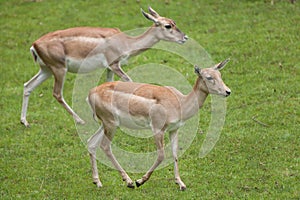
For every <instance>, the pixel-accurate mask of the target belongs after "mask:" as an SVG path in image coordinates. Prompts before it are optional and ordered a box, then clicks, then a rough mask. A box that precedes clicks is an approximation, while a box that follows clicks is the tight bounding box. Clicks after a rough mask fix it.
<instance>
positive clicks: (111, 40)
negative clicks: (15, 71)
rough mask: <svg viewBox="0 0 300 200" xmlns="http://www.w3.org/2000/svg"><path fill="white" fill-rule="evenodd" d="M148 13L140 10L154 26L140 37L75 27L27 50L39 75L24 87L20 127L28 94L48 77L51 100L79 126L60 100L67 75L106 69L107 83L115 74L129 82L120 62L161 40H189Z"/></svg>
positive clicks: (171, 23) (48, 36)
mask: <svg viewBox="0 0 300 200" xmlns="http://www.w3.org/2000/svg"><path fill="white" fill-rule="evenodd" d="M148 10H149V13H146V12H144V11H143V10H142V9H141V12H142V14H143V15H144V17H146V18H147V19H148V20H150V21H152V22H154V25H152V26H151V27H150V28H149V29H148V30H147V31H145V32H144V33H143V34H142V35H140V36H136V37H130V36H128V35H126V34H125V33H123V32H121V31H120V30H119V29H117V28H96V27H75V28H69V29H65V30H58V31H55V32H51V33H48V34H46V35H44V36H42V37H41V38H39V39H38V40H36V41H35V42H34V43H33V45H32V46H31V48H30V52H31V53H32V55H33V58H34V61H35V62H37V63H38V64H39V66H40V70H39V72H38V73H37V74H36V75H35V76H34V77H32V78H31V79H30V80H29V81H28V82H26V83H25V84H24V92H23V103H22V112H21V123H22V124H24V125H25V126H26V127H28V126H29V123H28V122H27V120H26V113H27V107H28V102H29V96H30V93H31V92H32V91H33V90H34V89H35V88H36V87H37V86H39V85H40V84H41V83H43V82H44V81H45V80H47V79H48V78H49V77H50V76H51V75H53V76H54V89H53V96H54V97H55V99H56V100H57V101H58V102H59V103H60V104H61V105H62V106H63V107H64V108H65V109H66V110H67V111H68V113H70V114H71V115H72V116H73V118H74V120H75V121H76V122H77V123H78V124H84V123H85V122H84V121H83V120H82V119H81V118H80V117H79V116H78V115H77V114H76V113H75V112H74V111H73V110H72V108H71V107H70V106H69V105H68V104H67V103H66V101H65V100H64V97H63V86H64V80H65V76H66V74H67V72H71V73H88V72H91V71H93V70H96V69H97V68H106V69H107V81H113V74H114V73H115V74H117V75H118V76H119V77H120V78H121V79H122V80H124V81H132V80H131V79H130V77H129V76H128V75H127V74H126V73H124V71H123V70H122V69H121V61H123V60H126V59H128V58H129V57H130V56H134V55H137V54H139V53H141V52H143V51H145V50H147V49H149V48H150V47H152V46H153V45H154V44H156V43H157V42H159V41H160V40H165V41H170V42H176V43H179V44H183V43H184V42H185V41H186V40H187V39H188V37H187V36H186V35H185V34H184V33H183V32H181V31H180V30H179V29H178V28H177V26H176V24H175V22H174V21H173V20H172V19H168V18H165V17H161V16H160V15H159V14H158V13H157V12H156V11H155V10H153V9H152V8H151V7H149V8H148Z"/></svg>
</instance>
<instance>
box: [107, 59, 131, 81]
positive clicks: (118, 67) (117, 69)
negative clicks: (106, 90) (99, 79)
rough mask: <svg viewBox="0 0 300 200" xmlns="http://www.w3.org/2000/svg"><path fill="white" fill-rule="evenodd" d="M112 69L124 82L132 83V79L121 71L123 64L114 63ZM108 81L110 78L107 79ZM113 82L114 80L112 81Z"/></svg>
mask: <svg viewBox="0 0 300 200" xmlns="http://www.w3.org/2000/svg"><path fill="white" fill-rule="evenodd" d="M110 69H111V70H112V71H113V72H114V73H115V74H117V75H118V76H119V77H120V78H121V79H122V80H123V81H126V82H132V80H131V78H130V77H129V76H128V75H127V74H126V73H125V72H124V71H123V70H122V69H121V63H120V62H118V63H113V64H112V65H111V66H110ZM107 79H108V78H107ZM111 81H112V80H111Z"/></svg>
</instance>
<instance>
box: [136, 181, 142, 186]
mask: <svg viewBox="0 0 300 200" xmlns="http://www.w3.org/2000/svg"><path fill="white" fill-rule="evenodd" d="M135 184H136V187H140V186H141V185H143V184H140V183H139V182H137V181H135Z"/></svg>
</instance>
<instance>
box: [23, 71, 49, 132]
mask: <svg viewBox="0 0 300 200" xmlns="http://www.w3.org/2000/svg"><path fill="white" fill-rule="evenodd" d="M51 74H52V73H51V72H50V71H47V70H46V69H42V68H41V69H40V71H39V72H38V73H37V74H36V75H35V76H34V77H32V78H31V79H30V80H29V81H28V82H27V83H25V84H24V92H23V103H22V112H21V123H22V124H24V125H25V126H26V127H29V123H28V122H27V120H26V113H27V108H28V102H29V96H30V93H31V92H32V91H33V90H34V89H35V88H36V87H37V86H39V85H40V84H41V83H43V82H44V81H45V80H47V79H48V78H49V77H50V76H51Z"/></svg>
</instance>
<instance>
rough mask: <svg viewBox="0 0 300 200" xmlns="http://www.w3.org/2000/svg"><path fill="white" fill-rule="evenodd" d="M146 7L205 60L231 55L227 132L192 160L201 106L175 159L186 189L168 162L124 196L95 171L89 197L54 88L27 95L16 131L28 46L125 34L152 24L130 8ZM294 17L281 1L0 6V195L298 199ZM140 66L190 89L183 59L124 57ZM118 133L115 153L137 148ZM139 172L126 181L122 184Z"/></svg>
mask: <svg viewBox="0 0 300 200" xmlns="http://www.w3.org/2000/svg"><path fill="white" fill-rule="evenodd" d="M148 5H151V6H152V7H153V8H154V9H155V10H156V11H158V12H159V13H160V14H161V15H162V16H166V17H170V18H172V19H174V20H175V21H176V23H177V25H178V27H179V28H180V29H181V30H182V31H184V32H185V33H186V34H188V36H189V37H190V38H191V39H193V40H195V41H197V42H198V43H199V44H200V45H201V46H202V47H203V48H204V49H205V50H206V52H208V53H209V54H210V56H211V58H212V59H213V60H214V61H215V62H218V61H221V60H223V59H225V58H228V57H230V58H231V62H230V63H229V64H228V66H227V67H226V68H225V69H224V70H223V71H222V77H223V80H224V81H225V83H226V84H227V85H228V86H229V87H230V88H231V90H232V95H231V96H230V97H229V98H227V99H226V101H227V115H226V122H225V126H224V127H223V130H222V134H221V136H220V139H219V141H218V143H217V144H216V146H215V148H214V149H213V151H211V152H210V153H209V154H208V155H207V156H206V157H204V158H200V157H199V150H200V147H201V144H202V142H203V140H204V138H205V133H206V132H207V130H208V127H209V122H210V111H211V109H210V99H208V100H207V102H206V103H205V106H204V107H203V108H202V109H201V111H200V113H201V114H200V122H199V124H200V125H199V130H198V131H199V132H203V133H204V134H197V135H196V136H195V138H194V140H193V142H192V144H191V145H190V147H189V148H188V150H187V151H186V152H185V153H184V154H183V155H182V156H181V157H180V159H179V165H180V172H181V177H182V179H183V181H184V182H185V184H186V185H187V190H186V191H184V192H182V191H179V190H178V188H177V186H176V185H175V184H174V182H173V165H172V164H171V165H168V166H167V167H164V168H162V169H159V170H157V171H155V173H154V174H153V176H152V177H151V179H150V180H149V181H148V182H147V183H145V185H143V186H142V187H140V188H138V189H135V190H132V189H129V188H126V186H125V184H124V183H123V182H122V180H121V178H120V176H119V174H118V172H117V171H116V170H113V169H111V168H110V167H107V166H105V165H103V164H101V163H100V162H99V163H98V167H99V173H100V177H101V180H102V183H103V184H104V186H103V188H101V189H98V188H96V187H95V186H94V185H93V184H92V179H91V169H90V163H89V156H88V151H87V148H86V145H85V144H86V141H83V142H82V141H81V138H80V137H79V135H78V132H77V129H76V126H75V124H74V122H73V119H72V117H71V116H70V115H69V114H68V113H67V112H66V111H65V110H64V109H63V108H62V107H61V106H60V105H59V104H58V103H57V102H56V100H55V99H54V98H53V97H52V87H53V79H51V80H48V81H47V82H45V83H43V84H42V85H41V86H40V87H38V88H37V89H36V90H35V91H34V92H33V93H32V94H31V96H30V103H29V108H28V120H29V122H30V123H31V127H30V128H25V127H23V126H22V125H21V124H20V123H19V117H20V113H21V104H22V94H23V84H24V82H26V81H28V80H29V79H30V78H31V77H32V76H33V75H34V74H36V73H37V72H38V66H37V65H36V64H34V62H33V60H32V57H31V55H30V53H29V48H30V46H31V44H32V42H33V41H35V40H36V39H37V38H39V37H40V36H41V35H43V34H45V33H47V32H50V31H54V30H58V29H64V28H68V27H74V26H101V27H118V28H120V29H121V30H123V31H126V30H132V29H135V28H143V27H147V26H150V25H151V22H149V21H147V20H146V19H145V18H144V17H143V16H142V15H141V14H140V7H142V8H143V9H146V8H147V6H148ZM299 13H300V8H299V2H296V3H294V4H292V3H290V1H288V0H282V1H279V0H278V1H277V0H274V1H268V0H265V1H246V0H243V1H231V0H225V1H208V0H207V1H192V0H187V1H144V0H141V1H126V0H123V1H93V0H91V1H84V0H82V1H71V0H68V1H67V0H66V1H57V0H51V1H46V0H43V1H38V2H33V1H30V0H24V1H20V0H11V1H3V0H1V1H0V33H1V37H0V59H1V60H0V61H1V62H0V69H1V73H0V77H1V78H0V81H1V87H0V88H1V89H0V91H1V94H2V95H1V99H0V111H1V119H0V124H1V129H0V130H1V132H0V198H1V199H299V198H300V190H299V188H300V184H299V182H300V174H299V173H300V172H299V171H300V166H299V163H300V148H299V146H300V137H299V130H300V126H299V124H300V103H299V102H300V101H299V100H300V98H299V97H300V96H299V94H300V89H299V82H300V74H299V72H300V60H299V55H300V49H299V47H300V43H299V41H300V29H299V22H300V15H299ZM158 52H159V53H158ZM150 62H151V63H159V64H164V65H168V66H172V68H174V69H176V70H177V71H178V72H180V73H181V74H182V75H183V76H184V77H185V78H186V79H187V80H188V81H189V82H190V83H191V84H193V82H194V80H195V75H194V74H193V73H192V72H193V68H192V65H191V64H190V63H189V62H187V61H185V60H183V59H180V58H179V57H178V56H176V55H174V54H171V53H167V52H161V51H159V50H155V49H151V50H149V51H147V52H145V53H143V54H141V55H139V56H137V57H134V58H132V59H131V60H130V61H129V63H128V65H127V66H125V67H124V69H125V71H128V70H130V69H131V68H133V67H134V66H137V65H142V64H146V63H150ZM203 67H208V66H203ZM75 80H76V75H74V74H68V75H67V77H66V84H65V89H64V96H65V99H66V101H67V102H69V103H70V104H71V103H72V94H73V86H74V83H75ZM200 130H201V131H200ZM121 136H122V133H120V134H119V135H117V136H116V141H119V142H120V141H121V142H122V144H133V145H135V144H136V145H143V144H144V143H143V142H142V141H140V140H138V141H137V142H136V143H135V142H133V141H132V138H129V137H127V136H126V137H124V138H125V139H124V140H123V139H122V137H121ZM147 142H149V143H147V145H148V144H151V142H152V141H151V140H149V141H147ZM147 145H146V146H147ZM153 147H154V144H153ZM153 147H149V148H150V149H151V148H152V150H153ZM133 148H135V149H139V146H135V147H133ZM141 149H143V147H141ZM142 175H143V173H130V176H131V177H132V179H138V178H140V177H141V176H142Z"/></svg>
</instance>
